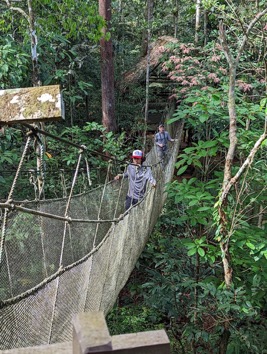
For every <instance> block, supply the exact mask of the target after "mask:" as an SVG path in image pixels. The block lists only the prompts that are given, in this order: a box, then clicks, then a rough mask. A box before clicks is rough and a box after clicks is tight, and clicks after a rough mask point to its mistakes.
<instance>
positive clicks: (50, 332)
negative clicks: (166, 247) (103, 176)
mask: <svg viewBox="0 0 267 354" xmlns="http://www.w3.org/2000/svg"><path fill="white" fill-rule="evenodd" d="M176 137H178V141H177V142H175V143H174V144H173V146H172V148H171V149H170V154H169V157H168V161H167V164H166V166H165V168H164V169H162V166H161V164H160V163H158V158H157V154H156V150H155V148H152V149H151V151H150V153H149V154H148V155H147V159H146V161H145V163H144V164H145V165H149V166H152V167H151V168H152V170H153V175H154V177H155V179H156V181H157V186H156V188H155V189H154V188H151V187H150V186H148V188H147V191H146V194H145V197H144V198H143V200H141V201H140V202H139V203H138V204H137V205H136V206H134V207H132V208H131V209H130V210H128V211H127V212H124V201H125V196H126V193H127V188H128V183H127V180H121V181H113V180H110V181H107V182H106V183H105V184H104V185H102V186H99V187H97V188H95V189H92V190H90V191H88V192H84V193H81V194H79V195H73V196H69V197H66V198H62V199H50V200H39V201H33V202H26V201H24V202H21V203H17V204H13V203H12V202H11V201H10V200H8V201H7V202H6V203H2V204H1V207H2V210H4V216H3V218H2V219H3V220H2V224H1V233H2V238H1V244H2V254H1V268H0V324H1V331H0V349H1V350H5V349H12V348H18V347H28V346H36V345H43V344H49V343H57V342H64V341H70V340H71V338H72V319H73V317H74V315H75V314H77V313H79V312H84V311H85V312H86V311H98V310H101V311H104V313H108V311H109V310H110V309H111V308H112V306H113V305H114V303H115V301H116V298H117V296H118V294H119V292H120V290H121V289H122V288H123V286H124V285H125V283H126V281H127V280H128V278H129V275H130V273H131V271H132V270H133V268H134V266H135V263H136V261H137V259H138V257H139V255H140V254H141V252H142V250H143V248H144V246H145V244H146V242H147V240H148V237H149V234H150V233H151V231H152V229H153V227H154V225H155V223H156V221H157V218H158V217H159V215H160V213H161V210H162V206H163V204H164V202H165V198H166V193H165V192H164V187H165V184H166V183H167V182H169V181H170V180H171V178H172V176H173V171H174V165H175V161H176V156H177V153H178V149H179V142H180V138H181V129H178V130H177V135H176ZM4 219H5V220H4ZM3 239H4V240H3Z"/></svg>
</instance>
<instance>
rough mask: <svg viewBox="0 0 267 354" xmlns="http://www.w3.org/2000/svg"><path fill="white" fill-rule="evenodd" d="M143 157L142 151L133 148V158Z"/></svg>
mask: <svg viewBox="0 0 267 354" xmlns="http://www.w3.org/2000/svg"><path fill="white" fill-rule="evenodd" d="M142 157H143V151H141V150H134V151H133V154H132V158H133V159H141V158H142Z"/></svg>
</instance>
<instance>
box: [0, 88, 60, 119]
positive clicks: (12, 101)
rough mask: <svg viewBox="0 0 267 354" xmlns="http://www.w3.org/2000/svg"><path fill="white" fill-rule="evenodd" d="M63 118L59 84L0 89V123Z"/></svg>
mask: <svg viewBox="0 0 267 354" xmlns="http://www.w3.org/2000/svg"><path fill="white" fill-rule="evenodd" d="M60 119H64V104H63V98H62V94H61V92H60V86H59V85H51V86H38V87H27V88H17V89H9V90H0V123H2V122H3V123H6V124H15V123H23V122H27V123H31V122H45V121H54V120H60Z"/></svg>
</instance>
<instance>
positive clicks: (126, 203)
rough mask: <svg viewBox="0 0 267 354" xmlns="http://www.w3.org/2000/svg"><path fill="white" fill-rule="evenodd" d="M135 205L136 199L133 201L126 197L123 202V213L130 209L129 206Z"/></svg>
mask: <svg viewBox="0 0 267 354" xmlns="http://www.w3.org/2000/svg"><path fill="white" fill-rule="evenodd" d="M136 203H138V199H133V198H131V197H129V196H128V195H127V197H126V200H125V211H126V210H128V209H130V208H131V206H133V205H135V204H136Z"/></svg>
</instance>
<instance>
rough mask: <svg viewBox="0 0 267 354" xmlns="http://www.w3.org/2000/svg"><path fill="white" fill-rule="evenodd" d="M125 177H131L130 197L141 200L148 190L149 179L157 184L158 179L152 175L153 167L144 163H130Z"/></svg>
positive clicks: (153, 183)
mask: <svg viewBox="0 0 267 354" xmlns="http://www.w3.org/2000/svg"><path fill="white" fill-rule="evenodd" d="M123 178H129V189H128V193H127V195H128V196H129V197H130V198H133V199H137V200H140V199H142V198H143V196H144V194H145V192H146V185H147V181H149V182H150V183H151V184H152V185H156V180H155V178H154V177H153V176H152V172H151V168H150V167H147V166H142V165H134V164H132V165H129V166H128V167H127V171H126V172H125V173H124V174H123Z"/></svg>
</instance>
